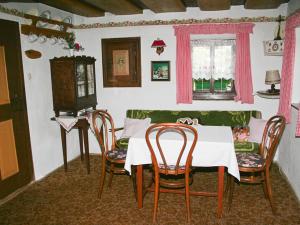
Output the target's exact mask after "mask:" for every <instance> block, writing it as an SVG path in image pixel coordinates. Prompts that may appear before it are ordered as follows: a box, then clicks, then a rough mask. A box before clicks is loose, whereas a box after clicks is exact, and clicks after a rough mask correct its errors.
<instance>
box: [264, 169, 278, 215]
mask: <svg viewBox="0 0 300 225" xmlns="http://www.w3.org/2000/svg"><path fill="white" fill-rule="evenodd" d="M265 183H266V188H267V192H268V199H269V202H270V205H271V208H272V212H273V214H275V213H276V209H275V205H274V202H273V196H272V188H271V180H270V174H269V170H266V172H265Z"/></svg>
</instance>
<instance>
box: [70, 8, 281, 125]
mask: <svg viewBox="0 0 300 225" xmlns="http://www.w3.org/2000/svg"><path fill="white" fill-rule="evenodd" d="M285 13H286V5H283V6H282V7H280V8H279V9H278V10H264V11H259V10H258V11H255V10H245V9H244V8H243V7H232V9H231V10H228V11H220V12H209V13H208V12H201V13H200V10H198V9H196V8H195V9H194V8H188V11H187V12H186V13H178V14H176V17H175V14H174V13H165V14H152V13H151V12H150V11H147V10H146V11H145V12H144V14H143V15H135V16H132V17H129V16H118V17H116V16H113V15H108V16H106V17H105V18H92V19H89V18H86V19H84V22H85V23H87V24H88V23H97V22H99V23H100V22H101V23H105V22H108V21H114V22H118V21H122V20H121V19H123V21H125V20H126V21H127V20H128V21H139V20H156V19H162V20H169V19H174V18H177V19H183V18H185V19H187V18H195V19H203V18H206V17H207V16H208V17H210V18H218V17H220V18H222V17H231V15H233V17H236V18H240V17H243V16H249V17H255V16H275V17H276V16H278V15H279V14H282V15H284V14H285ZM75 20H76V18H75ZM276 25H277V23H256V24H255V27H254V32H253V34H251V35H250V42H251V46H250V47H251V61H252V76H253V85H254V92H256V91H258V90H265V89H267V88H270V87H269V86H266V85H265V84H264V79H265V71H266V70H270V69H279V70H280V69H281V62H282V57H281V56H264V51H263V41H264V40H273V39H274V30H275V27H276ZM76 34H77V37H78V40H79V41H80V43H81V44H82V45H83V46H84V48H85V51H84V54H87V55H92V56H94V57H95V58H96V59H97V61H96V75H97V95H98V103H99V105H98V107H99V108H106V109H108V110H109V111H110V112H111V113H112V115H113V117H114V118H115V120H116V124H117V125H118V126H122V123H123V120H124V117H125V112H126V110H127V109H129V108H137V109H179V110H189V109H190V110H208V109H212V110H213V109H216V110H221V109H223V110H227V109H228V110H229V109H230V110H243V109H256V110H261V111H262V114H263V117H264V118H268V117H270V116H271V115H274V114H275V113H276V112H277V108H278V100H277V99H275V100H274V99H273V100H270V99H263V98H260V97H258V96H255V103H254V105H248V104H240V103H236V102H233V101H193V104H191V105H189V104H176V74H175V72H176V37H175V36H174V29H173V26H172V25H160V26H137V27H115V28H101V29H86V30H76ZM119 37H140V38H141V67H142V88H103V80H102V57H101V39H102V38H119ZM157 37H159V38H160V39H163V40H164V41H165V43H166V45H167V47H166V48H165V51H164V52H163V53H162V54H161V55H160V56H159V55H157V54H156V52H155V49H153V48H151V47H150V46H151V44H152V42H153V40H154V39H156V38H157ZM152 60H170V61H171V81H170V82H151V79H150V71H151V68H150V65H151V61H152Z"/></svg>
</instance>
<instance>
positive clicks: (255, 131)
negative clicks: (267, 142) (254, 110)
mask: <svg viewBox="0 0 300 225" xmlns="http://www.w3.org/2000/svg"><path fill="white" fill-rule="evenodd" d="M266 123H267V120H262V119H256V118H253V117H251V118H250V121H249V129H250V136H249V139H248V140H249V141H253V142H259V143H260V142H261V139H262V136H263V134H264V129H265V126H266Z"/></svg>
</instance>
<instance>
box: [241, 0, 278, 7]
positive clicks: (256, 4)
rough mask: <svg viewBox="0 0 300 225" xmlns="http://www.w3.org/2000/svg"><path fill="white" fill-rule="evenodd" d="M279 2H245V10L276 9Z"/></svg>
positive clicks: (264, 0)
mask: <svg viewBox="0 0 300 225" xmlns="http://www.w3.org/2000/svg"><path fill="white" fill-rule="evenodd" d="M280 4H281V1H280V0H246V2H245V9H276V8H278V6H280Z"/></svg>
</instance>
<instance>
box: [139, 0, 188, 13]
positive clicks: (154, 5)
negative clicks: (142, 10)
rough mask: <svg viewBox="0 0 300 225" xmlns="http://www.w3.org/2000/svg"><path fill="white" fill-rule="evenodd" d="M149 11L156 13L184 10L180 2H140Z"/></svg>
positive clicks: (143, 0) (171, 0) (142, 0)
mask: <svg viewBox="0 0 300 225" xmlns="http://www.w3.org/2000/svg"><path fill="white" fill-rule="evenodd" d="M140 1H141V2H142V3H143V4H145V5H146V6H147V7H148V8H149V9H151V10H152V11H153V12H156V13H163V12H184V11H186V8H185V6H184V4H183V3H182V1H181V0H164V1H161V0H140Z"/></svg>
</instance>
